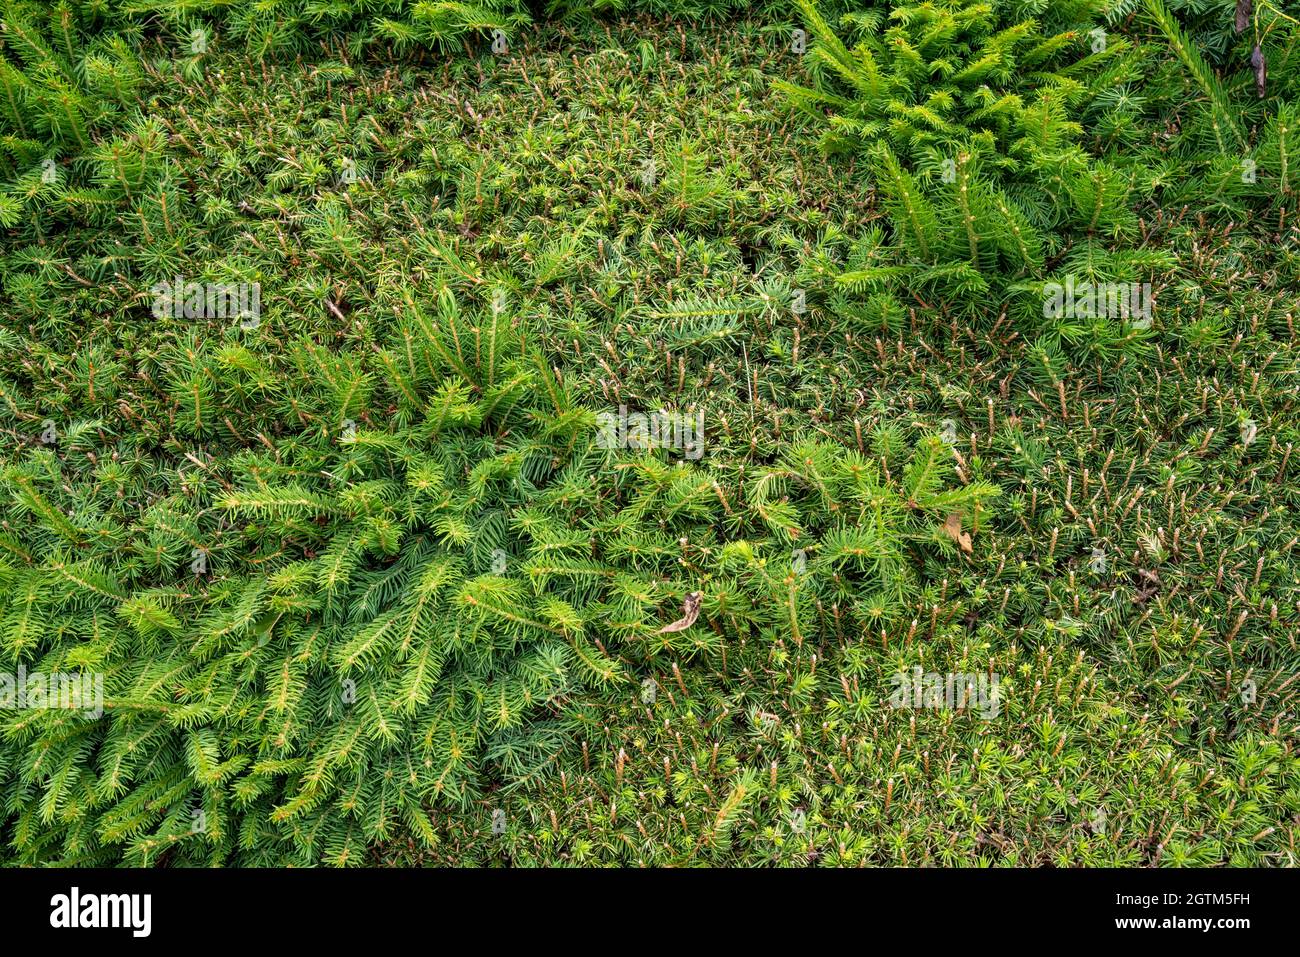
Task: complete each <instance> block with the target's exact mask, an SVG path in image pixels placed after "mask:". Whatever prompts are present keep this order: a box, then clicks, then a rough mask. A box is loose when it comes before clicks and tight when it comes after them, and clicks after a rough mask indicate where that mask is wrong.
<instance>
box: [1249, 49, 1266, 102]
mask: <svg viewBox="0 0 1300 957" xmlns="http://www.w3.org/2000/svg"><path fill="white" fill-rule="evenodd" d="M1250 67H1251V69H1252V70H1254V71H1255V92H1256V93H1258V94H1259V95H1260V98H1261V99H1263V97H1264V94H1265V92H1266V91H1267V90H1268V61H1267V60H1266V59H1264V51H1263V50H1261V49H1260V48H1259V44H1258V43H1256V44H1255V49H1253V50H1251V51H1250Z"/></svg>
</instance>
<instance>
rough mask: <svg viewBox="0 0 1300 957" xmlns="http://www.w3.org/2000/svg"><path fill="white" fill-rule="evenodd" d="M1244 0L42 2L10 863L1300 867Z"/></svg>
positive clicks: (12, 218)
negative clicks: (1118, 306)
mask: <svg viewBox="0 0 1300 957" xmlns="http://www.w3.org/2000/svg"><path fill="white" fill-rule="evenodd" d="M1235 6H1237V5H1236V4H1234V3H1227V4H1224V3H1215V4H1206V3H1175V2H1173V0H1169V2H1166V3H1162V2H1161V0H1145V2H1120V3H1112V2H1108V0H1068V2H1050V3H1049V2H1046V0H998V2H973V0H931V2H921V3H915V2H912V3H909V2H901V0H893V2H888V3H886V2H877V3H868V2H863V3H858V4H842V3H841V4H824V5H820V6H817V5H814V4H813V3H811V2H809V0H800V2H799V3H798V5H797V6H795V7H791V8H789V9H787V8H785V7H783V6H780V5H777V4H763V5H759V6H750V5H746V4H740V3H734V2H729V0H718V2H713V3H711V2H701V3H689V2H688V3H677V2H668V0H664V2H653V0H647V2H632V3H628V4H623V3H611V4H608V5H603V4H597V5H595V6H594V7H592V6H590V5H578V4H568V3H562V2H561V3H555V4H533V5H524V4H516V3H506V2H491V0H489V2H485V3H482V4H477V5H468V4H459V3H409V2H405V0H391V2H364V0H356V2H351V0H336V2H331V3H319V2H314V0H276V2H261V3H193V2H188V0H186V2H171V0H121V2H118V0H101V2H92V0H85V2H74V0H65V2H61V3H58V4H55V5H52V6H51V5H49V4H45V3H36V2H29V0H6V2H5V4H4V7H3V17H2V18H0V20H2V23H3V32H2V33H0V184H3V185H0V230H2V231H0V235H2V236H3V243H2V244H0V283H2V286H0V302H2V303H3V317H4V318H3V320H0V348H2V349H3V355H2V357H0V435H2V436H3V440H2V442H3V445H2V446H0V660H2V661H3V665H2V666H0V672H8V673H17V672H18V671H19V669H22V671H23V673H24V674H26V675H35V674H43V675H50V674H94V675H98V676H101V677H102V682H103V702H102V703H103V710H102V714H89V715H87V714H85V713H83V711H84V710H86V709H82V710H74V709H64V708H51V707H38V708H31V707H24V706H22V704H21V703H20V704H19V706H18V707H16V708H12V709H5V710H3V711H0V788H2V790H0V794H2V799H0V838H3V846H4V852H3V854H2V855H0V858H2V859H4V860H6V861H10V862H19V863H71V864H114V863H125V864H134V865H139V864H150V865H152V864H167V865H205V864H218V863H229V864H246V865H248V864H253V865H287V864H299V865H311V864H331V865H344V864H363V863H378V862H398V863H426V862H427V863H452V864H463V863H493V862H505V861H510V862H514V863H524V864H547V865H555V864H564V863H580V864H607V863H625V864H632V863H653V864H669V863H672V864H690V863H710V864H717V865H728V864H731V865H736V864H765V863H778V864H784V865H803V864H807V863H809V862H810V861H811V862H816V863H831V864H860V863H867V864H886V863H888V864H908V865H913V864H935V863H938V864H950V865H953V864H967V863H972V862H973V861H979V862H986V863H992V862H1001V863H1015V864H1041V863H1049V862H1050V863H1056V864H1062V865H1071V864H1160V865H1218V864H1233V865H1242V864H1270V865H1287V864H1294V863H1295V853H1296V851H1295V839H1296V832H1297V824H1296V821H1297V815H1300V761H1297V756H1296V754H1295V748H1296V730H1297V722H1296V718H1295V714H1296V710H1295V709H1296V700H1297V699H1296V694H1297V690H1298V689H1300V684H1298V683H1297V682H1296V681H1295V675H1296V674H1297V668H1298V667H1300V654H1298V653H1297V649H1296V637H1297V630H1298V625H1300V572H1298V571H1297V564H1296V556H1295V548H1296V545H1297V543H1298V541H1300V530H1298V526H1297V522H1296V520H1295V509H1296V505H1297V489H1298V487H1300V485H1298V478H1297V477H1298V475H1300V463H1298V462H1297V458H1300V456H1297V455H1296V454H1294V449H1295V446H1296V444H1297V439H1298V438H1300V430H1298V429H1297V427H1296V425H1295V420H1296V409H1297V403H1298V401H1300V396H1298V395H1297V381H1300V380H1298V378H1297V359H1298V358H1300V355H1298V352H1297V348H1298V343H1297V339H1296V329H1295V312H1296V307H1297V300H1296V296H1295V289H1296V288H1298V287H1300V256H1298V255H1297V253H1298V251H1300V247H1297V229H1296V226H1295V224H1294V222H1293V220H1294V218H1295V196H1296V192H1297V186H1296V152H1295V150H1296V147H1297V145H1300V143H1298V142H1297V136H1298V132H1297V130H1296V126H1295V124H1296V97H1297V93H1298V92H1300V91H1297V88H1296V83H1297V80H1296V76H1297V71H1296V69H1294V67H1295V66H1298V65H1300V64H1297V63H1296V59H1297V56H1298V54H1297V53H1296V40H1297V37H1300V25H1297V24H1296V23H1295V21H1294V20H1293V19H1292V18H1291V16H1290V15H1289V14H1288V13H1287V12H1286V11H1285V10H1282V9H1279V8H1278V7H1276V6H1274V5H1273V4H1270V3H1268V2H1267V0H1256V2H1255V3H1254V4H1252V5H1251V10H1250V13H1249V15H1248V16H1246V18H1245V25H1244V26H1243V27H1242V28H1241V29H1237V25H1236V23H1235V22H1234V14H1235V12H1236V11H1235V9H1234V8H1235ZM742 14H743V17H742ZM622 16H629V17H635V18H637V19H619V17H622ZM1225 17H1226V25H1225V19H1224V18H1225ZM496 31H499V32H496ZM795 31H802V32H801V33H795ZM1257 46H1258V48H1259V50H1260V55H1262V56H1264V57H1265V58H1266V62H1267V68H1266V79H1265V80H1264V82H1263V83H1262V87H1261V83H1260V81H1259V79H1258V77H1259V69H1258V66H1257V65H1252V57H1253V56H1254V55H1255V54H1254V50H1255V48H1256V47H1257ZM1261 94H1262V95H1261ZM177 283H179V289H178V288H177ZM195 283H196V284H199V287H198V288H199V289H200V292H199V293H198V294H197V296H198V298H197V299H195V298H193V297H192V296H191V293H190V290H189V288H188V287H189V286H190V284H195ZM1083 283H1108V284H1126V285H1128V284H1138V285H1141V284H1142V283H1148V284H1151V285H1152V286H1154V287H1155V295H1154V303H1155V305H1154V309H1152V310H1151V311H1150V314H1149V315H1147V316H1141V315H1124V316H1115V315H1113V314H1107V313H1106V312H1105V311H1104V310H1101V309H1098V308H1091V307H1090V308H1088V309H1083V310H1074V311H1070V310H1057V311H1056V312H1055V313H1053V314H1050V315H1049V314H1048V310H1047V309H1046V307H1045V302H1046V300H1047V299H1048V298H1049V297H1050V290H1051V289H1053V288H1062V287H1065V286H1066V285H1067V284H1068V285H1069V288H1070V289H1071V290H1073V289H1074V288H1075V285H1076V284H1083ZM214 287H217V288H220V289H235V288H238V289H240V290H243V291H244V292H247V290H248V289H250V288H251V287H256V293H255V298H254V299H253V300H252V301H253V303H254V307H253V309H252V311H251V312H250V311H249V308H248V307H249V299H248V297H247V296H246V295H245V296H244V298H243V299H241V300H240V302H239V306H238V308H237V309H236V308H232V309H231V310H230V311H226V310H225V309H220V310H217V311H216V312H215V313H214V310H213V300H212V293H211V292H210V291H209V292H208V293H207V296H206V298H205V296H204V295H203V294H202V290H204V289H206V290H211V289H212V288H214ZM164 289H165V290H168V291H167V292H163V291H160V290H164ZM1094 305H1095V303H1094ZM191 307H192V308H191ZM1144 319H1145V321H1144ZM628 410H630V411H631V413H632V414H633V415H634V416H635V415H637V414H648V413H654V412H656V411H660V410H662V411H663V412H664V413H665V414H666V415H667V416H669V417H671V418H672V420H673V421H674V422H679V423H680V422H688V423H696V422H698V423H700V426H701V429H702V431H701V432H700V433H697V434H696V435H695V436H694V438H695V439H696V440H698V442H699V444H698V446H696V445H692V444H691V443H687V444H686V445H685V447H677V448H646V447H645V446H646V445H647V444H651V443H647V442H646V441H645V439H646V436H644V435H642V436H640V437H639V439H640V440H638V437H637V436H635V435H633V436H631V437H629V436H628V435H626V434H623V433H620V434H619V436H618V441H617V442H614V443H610V442H608V441H604V439H605V438H608V431H607V430H606V429H605V425H604V423H606V422H608V419H609V416H610V415H611V414H614V415H617V414H619V413H620V411H621V412H622V413H623V414H626V413H627V411H628ZM611 445H612V446H613V447H611ZM913 669H922V670H924V671H939V672H944V673H954V672H955V673H962V674H968V673H969V674H972V675H973V674H975V673H983V674H986V675H995V674H996V675H998V676H999V678H1000V701H999V707H998V708H997V709H994V710H995V712H996V713H995V714H993V715H992V716H985V717H984V718H982V717H981V716H980V715H978V714H976V713H971V712H963V711H961V710H956V711H954V710H953V709H951V708H949V709H948V710H942V709H940V710H900V709H898V708H896V707H891V705H890V703H889V699H890V692H891V678H892V676H895V675H898V674H910V673H911V672H912V671H913ZM1246 688H1248V689H1249V692H1248V693H1247V691H1245V690H1243V689H1246ZM0 690H2V689H0ZM499 832H503V833H499Z"/></svg>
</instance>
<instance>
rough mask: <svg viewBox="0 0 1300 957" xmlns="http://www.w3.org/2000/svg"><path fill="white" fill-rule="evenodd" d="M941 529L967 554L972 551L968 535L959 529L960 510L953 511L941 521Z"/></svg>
mask: <svg viewBox="0 0 1300 957" xmlns="http://www.w3.org/2000/svg"><path fill="white" fill-rule="evenodd" d="M943 530H944V531H945V532H947V533H948V537H949V538H951V539H952V540H953V541H954V542H956V543H957V545H958V546H959V547H960V548H961V550H962V551H963V552H965V553H966V554H967V555H969V554H970V553H971V552H973V551H974V548H972V547H971V543H970V536H969V535H967V534H966V533H965V532H963V531H962V530H961V512H953V513H952V514H951V515H949V516H948V518H947V519H946V520H945V521H944V523H943Z"/></svg>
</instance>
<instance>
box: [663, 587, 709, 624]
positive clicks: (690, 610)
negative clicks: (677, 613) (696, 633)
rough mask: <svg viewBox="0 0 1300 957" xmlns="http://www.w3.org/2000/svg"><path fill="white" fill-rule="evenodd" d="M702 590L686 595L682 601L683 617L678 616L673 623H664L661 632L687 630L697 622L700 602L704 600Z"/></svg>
mask: <svg viewBox="0 0 1300 957" xmlns="http://www.w3.org/2000/svg"><path fill="white" fill-rule="evenodd" d="M703 598H704V594H703V593H702V592H698V591H693V592H691V593H690V594H689V595H687V596H686V600H685V601H683V602H682V617H681V618H678V619H677V620H676V621H675V622H673V623H672V624H671V625H664V626H663V627H662V628H660V629H659V634H661V635H662V634H664V633H665V632H669V631H685V630H686V629H687V628H689V627H691V625H693V624H695V619H696V618H699V617H700V602H701V601H702V600H703Z"/></svg>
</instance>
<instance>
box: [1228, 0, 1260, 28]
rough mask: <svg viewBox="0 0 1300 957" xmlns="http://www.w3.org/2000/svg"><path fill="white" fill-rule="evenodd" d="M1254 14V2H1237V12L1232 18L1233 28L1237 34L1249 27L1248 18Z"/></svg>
mask: <svg viewBox="0 0 1300 957" xmlns="http://www.w3.org/2000/svg"><path fill="white" fill-rule="evenodd" d="M1254 13H1255V2H1254V0H1237V12H1236V15H1235V16H1234V17H1233V26H1235V27H1236V28H1237V32H1238V33H1240V32H1241V31H1242V30H1244V29H1246V27H1248V26H1250V18H1251V16H1253V15H1254Z"/></svg>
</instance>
